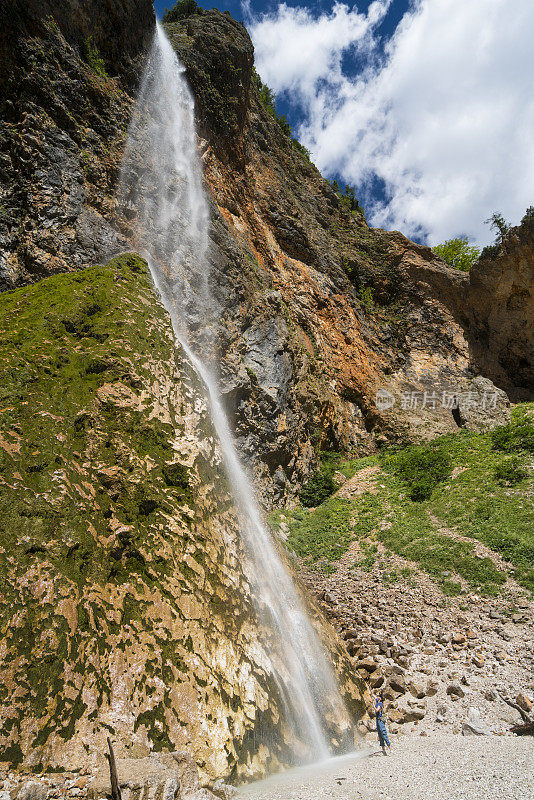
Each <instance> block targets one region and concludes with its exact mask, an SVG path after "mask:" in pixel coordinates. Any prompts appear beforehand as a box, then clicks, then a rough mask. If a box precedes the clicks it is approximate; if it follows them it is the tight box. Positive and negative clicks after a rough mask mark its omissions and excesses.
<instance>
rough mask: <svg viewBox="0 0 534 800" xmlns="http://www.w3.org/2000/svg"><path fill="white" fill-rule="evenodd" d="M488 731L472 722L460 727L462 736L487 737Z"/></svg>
mask: <svg viewBox="0 0 534 800" xmlns="http://www.w3.org/2000/svg"><path fill="white" fill-rule="evenodd" d="M487 735H488V731H486V730H484V728H481V727H479V726H478V725H476V724H475V723H474V722H464V723H463V725H462V736H487Z"/></svg>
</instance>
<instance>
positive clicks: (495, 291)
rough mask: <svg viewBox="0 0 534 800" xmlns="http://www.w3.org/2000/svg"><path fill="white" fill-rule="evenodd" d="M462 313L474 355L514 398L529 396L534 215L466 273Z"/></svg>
mask: <svg viewBox="0 0 534 800" xmlns="http://www.w3.org/2000/svg"><path fill="white" fill-rule="evenodd" d="M465 313H466V314H467V316H468V321H467V326H468V327H467V330H468V335H469V340H470V344H471V348H472V353H473V358H474V360H476V363H477V365H478V367H479V369H480V371H481V372H482V373H484V374H485V375H487V376H488V377H490V378H491V379H492V380H493V381H494V382H495V383H496V384H498V385H499V386H502V387H503V389H505V390H506V391H508V392H509V394H510V395H511V396H512V397H513V398H514V399H517V400H531V399H533V398H534V219H532V218H530V219H526V220H525V221H524V222H523V223H522V225H520V226H518V227H516V228H512V230H511V231H510V233H509V234H508V236H507V237H506V238H505V240H504V241H503V242H502V244H501V246H500V247H499V250H498V252H497V253H496V254H495V255H494V256H488V257H486V258H483V259H481V260H480V261H479V262H478V263H477V264H475V266H474V267H473V269H472V270H471V273H470V285H469V297H468V302H467V303H466V307H465Z"/></svg>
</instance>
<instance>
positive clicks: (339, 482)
mask: <svg viewBox="0 0 534 800" xmlns="http://www.w3.org/2000/svg"><path fill="white" fill-rule="evenodd" d="M332 479H333V481H334V483H335V484H336V486H343V484H344V483H346V482H347V479H346V477H345V476H344V475H343V473H342V472H339V470H337V469H336V471H335V472H334V474H333V475H332Z"/></svg>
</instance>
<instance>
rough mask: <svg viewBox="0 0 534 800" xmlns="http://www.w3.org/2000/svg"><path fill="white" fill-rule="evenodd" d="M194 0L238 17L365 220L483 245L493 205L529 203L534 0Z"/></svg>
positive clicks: (300, 129) (512, 209)
mask: <svg viewBox="0 0 534 800" xmlns="http://www.w3.org/2000/svg"><path fill="white" fill-rule="evenodd" d="M199 4H200V5H202V6H203V7H204V8H211V7H217V8H219V10H221V11H225V10H229V11H230V13H231V14H232V16H234V17H235V18H236V19H240V20H242V21H243V22H244V23H245V24H246V26H247V28H248V30H249V32H250V34H251V37H252V41H253V43H254V47H255V59H256V68H257V70H258V72H259V74H260V76H261V78H262V80H263V81H264V82H265V83H267V85H268V86H269V87H270V88H271V89H272V90H273V91H274V92H275V94H276V98H277V108H278V109H279V110H280V111H281V112H282V113H285V114H286V115H287V118H288V120H289V122H290V124H291V126H292V129H293V134H294V135H295V136H296V137H297V138H298V139H299V140H300V141H301V142H302V143H303V144H304V145H306V147H307V148H308V149H309V150H310V152H311V154H312V160H313V162H314V163H315V164H316V165H317V167H318V168H319V169H320V170H321V172H322V173H323V175H325V177H327V178H329V179H333V178H336V179H337V180H338V182H339V183H340V184H342V185H345V184H350V185H352V186H354V187H355V190H356V196H357V197H358V198H359V199H360V201H361V203H362V205H363V206H364V208H365V210H366V216H367V219H368V221H369V222H370V223H371V224H372V225H375V226H380V227H384V228H387V229H390V230H391V229H395V230H400V231H402V232H403V233H405V234H406V235H408V236H410V237H411V238H413V239H415V240H416V241H420V242H425V243H427V244H430V245H434V244H437V243H439V242H443V241H444V240H445V239H449V238H452V237H454V236H458V235H467V236H468V237H469V238H470V239H471V241H472V242H474V243H475V244H478V245H484V244H487V243H488V242H490V241H492V240H493V234H492V232H491V231H490V229H489V226H488V225H486V224H484V220H486V219H487V218H488V217H489V216H490V215H491V214H492V213H493V212H495V211H498V212H501V213H502V214H503V215H504V217H505V218H506V219H507V220H509V221H510V222H511V223H512V224H518V223H519V221H520V219H521V217H522V215H523V214H524V212H525V210H526V208H527V207H528V206H531V205H534V146H533V144H534V142H533V139H534V82H533V80H532V76H533V75H534V46H532V35H533V33H534V2H533V0H372V2H368V0H361V2H357V3H356V4H345V3H332V2H327V1H326V0H321V1H320V2H316V3H306V2H295V1H294V2H285V3H278V2H264V0H260V1H259V2H258V1H255V0H242V1H241V2H240V1H239V0H218V2H216V3H209V2H208V3H206V2H204V3H203V2H200V3H199ZM170 5H172V0H167V2H165V0H163V2H161V0H156V3H155V6H156V11H157V13H158V14H160V13H161V12H162V10H163V9H164V8H165V7H166V6H170Z"/></svg>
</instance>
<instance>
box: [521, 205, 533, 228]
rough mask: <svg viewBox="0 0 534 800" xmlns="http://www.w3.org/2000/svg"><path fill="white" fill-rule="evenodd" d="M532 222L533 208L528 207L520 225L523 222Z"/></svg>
mask: <svg viewBox="0 0 534 800" xmlns="http://www.w3.org/2000/svg"><path fill="white" fill-rule="evenodd" d="M532 220H534V206H529V207H528V208H527V210H526V211H525V213H524V215H523V218H522V220H521V224H523V223H524V222H531V221H532Z"/></svg>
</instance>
